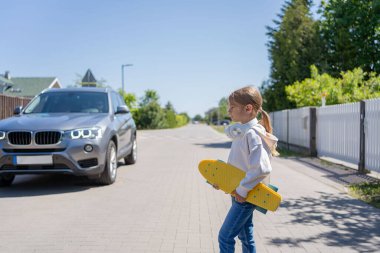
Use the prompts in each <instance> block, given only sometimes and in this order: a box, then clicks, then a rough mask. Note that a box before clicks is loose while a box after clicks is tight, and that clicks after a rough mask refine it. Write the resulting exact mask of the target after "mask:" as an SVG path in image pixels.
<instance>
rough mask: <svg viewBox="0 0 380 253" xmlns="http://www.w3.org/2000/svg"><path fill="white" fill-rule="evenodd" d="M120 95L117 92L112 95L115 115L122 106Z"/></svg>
mask: <svg viewBox="0 0 380 253" xmlns="http://www.w3.org/2000/svg"><path fill="white" fill-rule="evenodd" d="M117 95H118V94H117V93H116V92H112V93H111V99H112V108H113V112H114V113H115V112H116V111H117V107H118V106H119V105H120V101H119V99H118V96H117Z"/></svg>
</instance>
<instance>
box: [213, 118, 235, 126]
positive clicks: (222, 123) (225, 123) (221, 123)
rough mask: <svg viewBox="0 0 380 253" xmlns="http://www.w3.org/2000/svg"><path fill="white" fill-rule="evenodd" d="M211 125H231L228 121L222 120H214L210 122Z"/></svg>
mask: <svg viewBox="0 0 380 253" xmlns="http://www.w3.org/2000/svg"><path fill="white" fill-rule="evenodd" d="M212 124H213V125H216V126H227V125H229V124H231V121H229V120H228V119H224V120H219V121H217V120H215V121H213V122H212Z"/></svg>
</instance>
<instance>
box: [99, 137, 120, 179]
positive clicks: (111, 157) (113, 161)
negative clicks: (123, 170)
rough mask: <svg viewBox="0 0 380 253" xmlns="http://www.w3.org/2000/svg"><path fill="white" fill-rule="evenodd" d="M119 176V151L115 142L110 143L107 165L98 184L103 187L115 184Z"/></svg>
mask: <svg viewBox="0 0 380 253" xmlns="http://www.w3.org/2000/svg"><path fill="white" fill-rule="evenodd" d="M116 174H117V150H116V145H115V143H114V142H113V141H110V142H109V144H108V148H107V154H106V164H105V166H104V171H103V172H102V174H101V175H100V178H99V180H98V182H99V183H100V184H102V185H110V184H113V183H114V182H115V180H116Z"/></svg>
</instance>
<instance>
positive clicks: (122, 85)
mask: <svg viewBox="0 0 380 253" xmlns="http://www.w3.org/2000/svg"><path fill="white" fill-rule="evenodd" d="M131 66H133V64H122V65H121V90H122V91H123V92H125V91H124V67H131Z"/></svg>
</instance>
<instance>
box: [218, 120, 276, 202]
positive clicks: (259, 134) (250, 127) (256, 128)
mask: <svg viewBox="0 0 380 253" xmlns="http://www.w3.org/2000/svg"><path fill="white" fill-rule="evenodd" d="M225 132H226V134H227V135H228V136H229V137H230V138H232V139H233V141H232V146H231V151H230V155H229V157H228V163H229V164H231V165H233V166H235V167H237V168H239V169H241V170H243V171H245V172H246V176H245V178H244V179H243V180H242V181H241V182H240V185H239V186H238V187H237V188H236V192H237V193H238V194H239V195H240V196H242V197H244V198H245V197H247V194H248V192H249V191H250V190H252V189H253V188H254V187H255V186H256V185H257V184H258V183H260V182H261V181H263V180H264V179H265V178H266V177H267V176H268V175H269V174H270V172H271V171H272V166H271V163H270V158H271V157H272V155H271V150H272V148H274V147H275V145H276V143H277V138H276V137H275V136H274V135H272V134H270V133H267V132H266V131H265V128H264V127H263V126H262V125H261V124H259V123H258V121H257V119H256V118H255V119H253V120H251V121H249V122H247V123H245V124H234V125H232V126H229V127H227V128H226V129H225Z"/></svg>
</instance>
